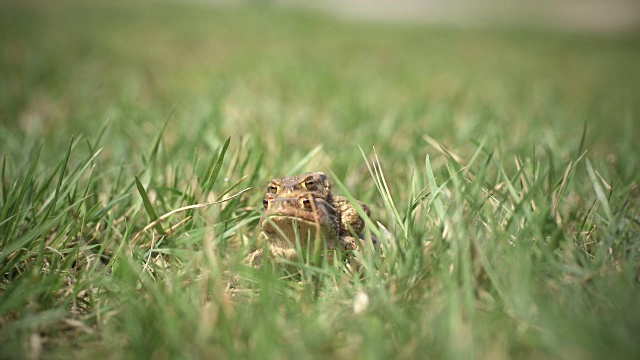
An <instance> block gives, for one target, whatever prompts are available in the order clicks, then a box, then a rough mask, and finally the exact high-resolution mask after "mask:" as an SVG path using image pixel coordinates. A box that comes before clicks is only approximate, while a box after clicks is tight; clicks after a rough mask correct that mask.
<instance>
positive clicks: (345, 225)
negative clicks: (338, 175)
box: [267, 172, 371, 238]
mask: <svg viewBox="0 0 640 360" xmlns="http://www.w3.org/2000/svg"><path fill="white" fill-rule="evenodd" d="M301 193H311V194H312V195H313V196H314V197H316V198H321V199H324V200H325V201H327V202H328V203H329V204H330V205H331V206H333V207H334V208H335V209H336V211H337V212H338V217H339V221H340V236H343V237H345V236H351V235H352V234H356V235H357V236H358V237H360V238H361V237H362V232H363V231H364V226H365V222H364V220H363V219H362V217H360V215H359V214H358V212H357V210H356V208H355V207H354V206H353V204H351V202H349V199H347V198H346V197H344V196H340V195H334V194H333V193H332V192H331V182H330V181H329V179H328V178H327V176H326V175H325V174H324V173H323V172H308V173H304V174H302V175H298V176H286V177H283V178H279V179H273V180H271V183H269V185H268V186H267V194H276V195H278V196H282V197H290V196H295V195H299V194H301ZM357 203H358V205H359V206H360V207H361V208H362V210H364V212H365V214H367V216H369V215H370V214H371V211H370V210H369V207H368V206H367V205H366V204H364V203H362V202H360V201H357Z"/></svg>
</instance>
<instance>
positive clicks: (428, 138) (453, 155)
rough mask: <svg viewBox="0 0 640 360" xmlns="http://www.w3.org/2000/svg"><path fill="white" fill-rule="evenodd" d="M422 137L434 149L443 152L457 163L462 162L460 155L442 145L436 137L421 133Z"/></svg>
mask: <svg viewBox="0 0 640 360" xmlns="http://www.w3.org/2000/svg"><path fill="white" fill-rule="evenodd" d="M422 138H423V139H424V141H426V142H427V143H428V144H429V145H431V146H433V147H434V148H435V149H436V150H438V151H439V152H441V153H442V154H444V156H446V157H448V158H451V159H453V160H454V161H455V162H457V163H458V164H462V163H463V162H464V159H463V158H462V157H460V156H459V155H457V154H456V153H454V152H452V151H451V150H449V149H447V148H446V147H445V146H444V145H442V144H441V143H439V142H438V141H437V140H436V139H434V138H432V137H431V136H429V135H427V134H424V135H422Z"/></svg>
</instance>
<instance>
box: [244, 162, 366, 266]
mask: <svg viewBox="0 0 640 360" xmlns="http://www.w3.org/2000/svg"><path fill="white" fill-rule="evenodd" d="M358 204H359V205H360V206H361V207H362V209H363V210H364V211H365V213H366V214H367V216H368V215H369V213H370V211H369V207H368V206H366V205H365V204H363V203H361V202H358ZM263 205H264V209H265V216H264V217H263V219H262V220H261V221H260V226H261V227H262V231H261V233H260V237H261V239H263V240H266V241H267V242H268V243H269V250H270V252H271V253H272V254H273V255H275V256H276V257H282V258H286V259H291V260H293V259H295V258H296V257H297V253H296V249H295V241H296V234H297V235H298V239H299V240H300V241H301V244H300V246H301V247H306V246H307V244H306V240H307V237H308V235H311V239H314V238H317V237H318V236H320V237H322V238H324V239H325V240H326V249H327V250H338V251H343V250H355V249H357V248H358V238H362V231H363V230H364V226H365V223H364V220H362V218H361V217H360V216H359V215H358V213H357V211H356V209H355V208H354V207H353V205H352V204H351V203H350V202H349V200H348V199H347V198H346V197H344V196H339V195H333V194H332V193H331V184H330V182H329V180H328V179H327V176H326V175H325V174H324V173H321V172H314V173H306V174H303V175H300V176H287V177H284V178H281V179H274V180H272V181H271V183H270V184H269V185H268V186H267V192H266V194H265V198H264V200H263ZM352 234H356V235H357V238H355V237H353V236H352ZM262 258H263V252H262V250H257V251H255V252H254V253H252V254H251V255H250V256H249V261H250V263H251V264H252V265H254V266H259V265H260V264H261V263H262Z"/></svg>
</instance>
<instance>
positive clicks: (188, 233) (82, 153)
mask: <svg viewBox="0 0 640 360" xmlns="http://www.w3.org/2000/svg"><path fill="white" fill-rule="evenodd" d="M638 44H639V42H638V34H625V35H619V36H616V37H607V38H594V37H589V36H585V35H578V34H553V33H539V32H528V31H506V30H501V31H498V30H475V31H471V30H455V29H446V28H423V27H419V26H391V25H376V24H369V23H347V22H340V21H336V20H333V19H329V18H324V17H319V16H314V15H311V14H306V13H298V12H290V11H284V10H280V9H277V8H270V7H264V6H263V7H237V8H216V7H211V6H206V5H194V4H156V5H154V6H153V7H151V6H144V7H143V6H138V5H135V6H134V5H113V4H109V3H106V2H105V3H100V2H97V3H92V4H85V3H73V2H57V3H56V4H52V3H45V2H3V3H1V4H0V50H1V51H2V52H1V53H0V125H1V130H2V131H1V132H0V152H1V153H2V155H3V156H4V157H3V163H2V174H1V181H2V182H1V186H2V189H1V190H2V198H1V202H0V204H1V207H0V267H1V268H2V271H1V272H2V276H3V277H2V283H1V284H0V357H6V358H20V357H28V356H31V357H38V356H43V357H53V358H56V357H67V356H68V355H71V356H72V357H76V358H82V357H87V356H90V355H91V356H97V357H109V358H111V357H114V358H129V357H136V358H147V357H154V358H164V357H168V358H211V357H215V358H224V357H240V356H242V357H244V356H247V355H253V356H254V357H269V358H270V357H295V358H305V357H306V358H313V357H326V356H332V357H333V356H335V357H341V358H347V357H349V358H351V357H354V356H356V357H366V358H376V357H382V358H388V357H398V358H406V357H435V358H441V357H451V358H467V357H476V358H500V357H525V358H540V357H543V358H548V357H554V358H581V359H582V358H603V357H605V356H606V357H616V358H630V357H633V356H634V354H637V353H638V351H640V345H638V342H637V336H636V334H638V331H639V330H640V315H639V314H640V300H639V299H640V290H639V289H638V279H639V278H638V277H639V276H640V265H639V264H638V255H640V254H639V251H640V249H639V247H638V246H639V244H640V243H639V241H638V240H639V235H638V231H639V230H640V226H639V225H640V223H639V221H640V216H639V214H638V199H639V197H640V190H639V189H638V185H637V183H638V180H639V177H640V176H639V175H638V168H639V166H640V159H639V155H638V154H640V145H639V143H638V142H637V141H635V139H637V138H638V137H639V136H640V129H639V126H638V114H639V113H640V91H639V90H640V85H639V84H640V71H638V69H637V64H638V63H640V46H638ZM585 127H586V133H584V130H585ZM227 137H230V138H231V142H230V146H229V148H228V150H227V151H226V154H225V156H224V157H221V156H219V155H220V154H221V153H223V152H224V151H223V150H222V149H223V144H224V142H225V139H226V138H227ZM440 145H443V146H445V147H446V148H448V149H449V150H450V151H451V152H452V153H453V154H454V155H453V156H452V155H450V153H449V152H447V151H446V150H443V149H442V148H441V147H440ZM358 146H360V147H361V148H362V150H363V153H364V158H363V156H362V154H361V152H360V149H359V148H358ZM373 148H375V153H374V150H373ZM585 151H586V153H585ZM427 156H429V157H428V158H427ZM377 161H379V164H380V167H381V171H382V174H383V175H384V177H385V179H386V186H387V189H385V188H384V186H383V185H382V184H381V182H380V181H381V178H380V177H377V176H374V175H373V174H371V173H370V172H369V171H368V168H367V166H377V164H378V163H377ZM218 163H220V164H221V166H222V167H221V168H220V174H219V176H217V177H216V176H215V174H216V170H215V168H216V164H218ZM376 169H378V168H377V167H376ZM313 170H319V171H325V172H330V171H332V172H333V173H335V176H336V177H335V178H334V179H335V180H340V181H341V182H343V183H344V184H345V186H346V188H347V189H348V190H349V191H350V193H351V194H352V195H353V196H355V197H356V198H359V199H361V200H363V201H364V202H366V203H368V204H370V205H371V207H372V210H373V220H374V221H379V222H380V223H381V224H382V225H383V226H384V227H385V228H386V229H388V231H389V233H388V235H387V236H385V235H384V234H385V231H383V230H380V229H381V228H380V229H375V230H380V231H379V232H380V233H381V235H382V236H383V239H384V241H382V243H383V244H382V249H381V250H380V252H378V253H371V252H370V251H368V250H366V249H363V251H362V252H359V253H358V254H357V256H358V258H359V260H360V261H361V262H362V264H363V265H362V269H361V271H362V274H360V275H354V274H352V273H350V272H349V271H348V269H347V268H346V267H345V266H344V265H343V264H321V265H316V266H311V265H309V264H306V265H304V264H301V266H300V273H301V274H298V275H296V280H291V279H290V278H288V277H286V276H285V277H283V275H285V274H283V273H282V271H280V270H276V269H271V268H266V269H261V270H253V269H249V268H248V267H247V266H246V265H245V264H244V262H243V258H244V256H246V254H247V253H248V252H249V251H250V249H251V247H252V246H253V245H254V241H255V238H256V235H257V232H256V225H257V219H258V217H259V216H260V211H259V207H260V205H259V204H260V202H261V198H262V192H263V189H264V186H265V185H266V183H267V182H268V180H269V179H270V178H272V177H277V176H282V175H285V174H291V173H296V172H303V171H313ZM374 174H375V172H374ZM135 176H137V177H138V178H139V179H140V181H141V185H142V186H143V187H144V189H146V193H148V196H149V198H150V200H151V203H152V206H153V207H154V209H155V212H157V214H158V215H162V214H165V213H167V212H169V211H171V210H174V209H177V208H179V207H182V206H185V205H191V204H196V203H204V202H208V201H216V200H220V199H224V198H225V197H228V196H230V195H233V194H235V193H236V192H238V191H240V190H242V189H244V188H247V187H252V188H253V190H252V191H250V192H247V193H244V194H242V196H240V197H238V198H235V199H233V200H231V201H229V202H226V203H224V204H221V205H213V206H210V207H207V208H206V209H201V210H191V211H187V212H181V213H179V214H177V215H174V216H173V217H170V218H169V219H168V221H163V222H162V223H161V226H162V231H167V230H168V229H169V228H170V227H174V231H173V232H172V233H171V234H170V235H161V234H160V233H159V232H158V231H157V230H159V229H157V228H153V229H151V230H148V231H143V232H141V230H142V229H143V228H144V227H145V226H146V225H148V224H149V223H150V222H151V220H150V218H149V215H148V211H147V210H145V207H144V205H143V201H142V197H141V195H140V191H139V190H138V189H137V186H136V184H135ZM245 176H246V177H245ZM377 185H378V186H381V190H380V191H379V190H378V189H379V187H378V186H377ZM334 188H336V189H337V188H338V187H337V186H334ZM231 279H236V280H235V283H234V285H233V286H232V287H230V286H229V283H230V280H231ZM364 299H367V301H365V300H364ZM354 302H355V303H356V304H357V306H354V305H355V304H354ZM356 308H357V310H356Z"/></svg>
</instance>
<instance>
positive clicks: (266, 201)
mask: <svg viewBox="0 0 640 360" xmlns="http://www.w3.org/2000/svg"><path fill="white" fill-rule="evenodd" d="M262 206H264V208H265V209H266V208H268V207H269V200H267V199H264V200H262Z"/></svg>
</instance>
